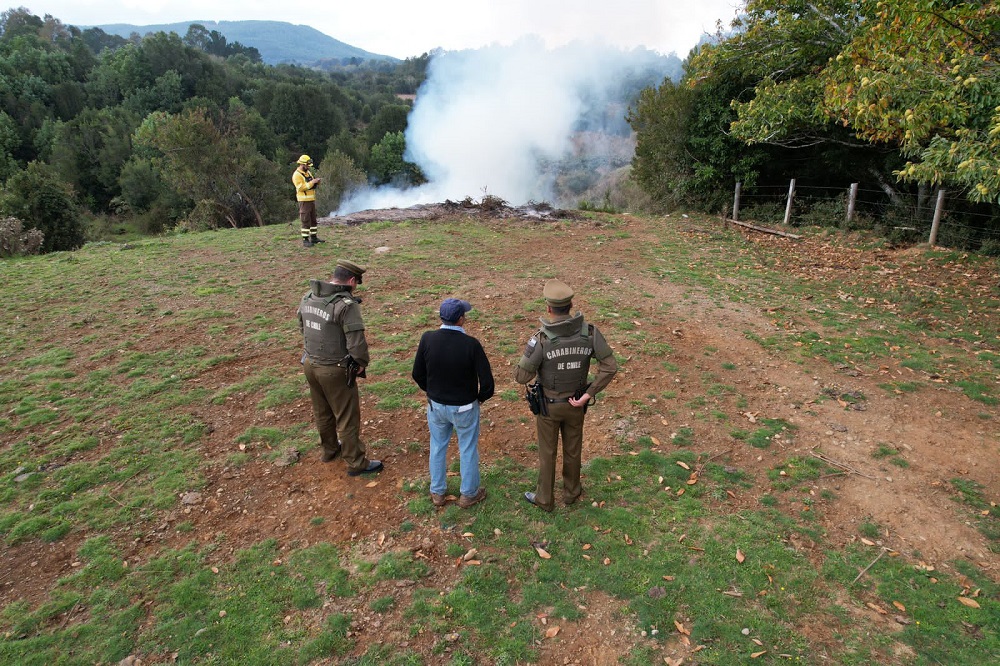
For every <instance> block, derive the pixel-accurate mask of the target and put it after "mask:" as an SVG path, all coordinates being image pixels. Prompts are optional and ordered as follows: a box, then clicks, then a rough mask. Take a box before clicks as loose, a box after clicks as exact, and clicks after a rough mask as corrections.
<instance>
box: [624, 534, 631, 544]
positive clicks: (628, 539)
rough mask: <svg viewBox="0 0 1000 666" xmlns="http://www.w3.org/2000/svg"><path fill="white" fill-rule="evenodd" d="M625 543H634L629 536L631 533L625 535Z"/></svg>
mask: <svg viewBox="0 0 1000 666" xmlns="http://www.w3.org/2000/svg"><path fill="white" fill-rule="evenodd" d="M625 545H626V546H631V545H632V539H631V538H629V535H627V534H626V535H625Z"/></svg>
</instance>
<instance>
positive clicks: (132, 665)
mask: <svg viewBox="0 0 1000 666" xmlns="http://www.w3.org/2000/svg"><path fill="white" fill-rule="evenodd" d="M118 666H142V659H140V658H139V657H137V656H135V655H134V654H130V655H129V656H127V657H125V658H124V659H122V660H121V661H119V662H118Z"/></svg>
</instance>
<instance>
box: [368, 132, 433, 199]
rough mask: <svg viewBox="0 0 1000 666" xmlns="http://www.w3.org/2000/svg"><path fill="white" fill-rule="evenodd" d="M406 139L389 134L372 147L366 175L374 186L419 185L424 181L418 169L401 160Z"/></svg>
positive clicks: (400, 135)
mask: <svg viewBox="0 0 1000 666" xmlns="http://www.w3.org/2000/svg"><path fill="white" fill-rule="evenodd" d="M405 152H406V139H405V138H404V137H403V133H402V132H390V133H388V134H386V135H385V136H384V137H382V140H381V141H379V142H378V143H377V144H375V145H374V146H372V152H371V158H370V160H369V166H368V173H369V176H370V178H371V180H372V181H373V182H374V184H376V185H386V184H388V183H393V184H394V185H398V186H409V185H419V184H420V183H423V182H425V181H426V178H424V174H423V173H422V172H421V171H420V167H418V166H417V165H416V164H413V163H412V162H407V161H406V160H404V159H403V154H404V153H405Z"/></svg>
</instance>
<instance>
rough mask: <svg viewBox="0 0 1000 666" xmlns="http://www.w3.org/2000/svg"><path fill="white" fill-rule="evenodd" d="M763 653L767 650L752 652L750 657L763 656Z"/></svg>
mask: <svg viewBox="0 0 1000 666" xmlns="http://www.w3.org/2000/svg"><path fill="white" fill-rule="evenodd" d="M765 654H767V650H761V651H760V652H754V653H753V654H751V655H750V658H751V659H756V658H757V657H761V656H763V655H765Z"/></svg>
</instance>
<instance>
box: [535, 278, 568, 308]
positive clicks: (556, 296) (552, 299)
mask: <svg viewBox="0 0 1000 666" xmlns="http://www.w3.org/2000/svg"><path fill="white" fill-rule="evenodd" d="M542 296H543V297H545V302H546V303H548V304H549V305H551V306H552V307H556V308H564V307H566V306H567V305H572V304H573V288H572V287H570V286H569V285H568V284H566V283H565V282H563V281H562V280H549V281H548V282H546V283H545V287H544V288H543V289H542Z"/></svg>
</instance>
